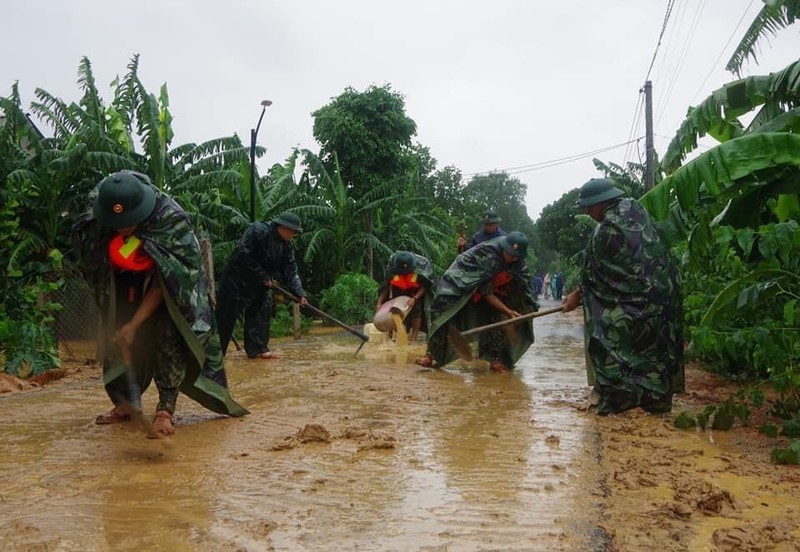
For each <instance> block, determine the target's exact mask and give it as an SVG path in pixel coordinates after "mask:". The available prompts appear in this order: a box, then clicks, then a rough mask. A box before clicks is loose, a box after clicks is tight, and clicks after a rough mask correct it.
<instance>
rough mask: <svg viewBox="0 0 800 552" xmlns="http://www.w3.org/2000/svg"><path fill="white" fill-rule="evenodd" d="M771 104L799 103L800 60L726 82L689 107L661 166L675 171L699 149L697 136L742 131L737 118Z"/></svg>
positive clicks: (723, 136) (724, 138) (721, 135)
mask: <svg viewBox="0 0 800 552" xmlns="http://www.w3.org/2000/svg"><path fill="white" fill-rule="evenodd" d="M765 103H770V104H772V105H773V106H781V107H782V110H788V109H792V108H794V107H797V106H798V103H800V60H798V61H795V62H793V63H791V64H790V65H788V66H787V67H785V68H784V69H783V70H781V71H778V72H776V73H770V74H768V75H761V76H752V77H747V78H744V79H740V80H737V81H734V82H731V83H728V84H726V85H725V86H723V87H722V88H719V89H717V90H715V91H714V92H712V93H711V95H710V96H709V97H708V98H706V99H705V100H703V101H702V102H701V103H700V104H698V105H697V106H695V107H692V108H690V109H689V112H688V114H687V117H686V119H685V120H684V121H683V123H682V124H681V126H680V128H679V129H678V131H677V133H676V134H675V137H674V138H673V139H672V141H671V142H670V144H669V146H668V147H667V151H666V153H665V154H664V158H663V160H662V163H661V166H662V168H663V169H664V170H665V171H666V172H667V174H669V173H672V172H674V171H675V170H676V169H677V168H678V167H679V166H680V165H681V163H682V162H683V160H684V159H685V157H686V154H687V153H689V152H690V151H693V150H694V149H696V148H697V139H698V138H699V137H701V136H705V135H706V134H709V135H711V136H713V137H714V138H716V139H717V140H718V141H720V142H725V141H728V140H732V139H734V138H737V137H739V136H741V135H742V134H743V130H744V129H743V126H742V124H741V122H740V121H739V119H738V117H739V116H741V115H743V114H745V113H748V112H750V111H753V110H754V109H756V108H757V107H758V106H760V105H763V104H765Z"/></svg>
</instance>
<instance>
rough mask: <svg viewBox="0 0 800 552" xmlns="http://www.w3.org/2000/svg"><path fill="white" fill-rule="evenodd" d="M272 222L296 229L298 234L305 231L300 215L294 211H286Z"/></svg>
mask: <svg viewBox="0 0 800 552" xmlns="http://www.w3.org/2000/svg"><path fill="white" fill-rule="evenodd" d="M272 222H274V223H275V224H278V225H280V226H285V227H286V228H288V229H289V230H294V231H295V232H297V233H298V234H302V233H303V227H302V225H301V224H302V223H301V222H300V217H298V216H297V215H295V214H294V213H292V212H291V211H284V212H283V213H281V214H280V215H278V216H277V217H275V218H274V219H273V220H272Z"/></svg>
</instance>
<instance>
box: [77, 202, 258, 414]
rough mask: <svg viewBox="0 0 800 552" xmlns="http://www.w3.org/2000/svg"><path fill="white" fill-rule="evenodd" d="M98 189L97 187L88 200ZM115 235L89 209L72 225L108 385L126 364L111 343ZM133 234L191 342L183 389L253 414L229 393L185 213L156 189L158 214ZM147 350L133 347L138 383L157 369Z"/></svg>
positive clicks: (215, 407)
mask: <svg viewBox="0 0 800 552" xmlns="http://www.w3.org/2000/svg"><path fill="white" fill-rule="evenodd" d="M96 194H97V189H95V191H94V192H93V194H92V195H91V196H90V200H91V199H94V197H95V196H96ZM90 204H91V201H90ZM114 235H115V232H114V231H113V230H110V229H107V228H104V227H102V226H101V225H100V224H98V222H97V220H96V219H95V218H94V216H93V215H92V212H91V210H90V211H89V213H87V214H86V215H84V216H83V217H81V219H80V220H79V221H78V222H77V223H76V225H75V227H74V229H73V241H74V245H75V251H76V253H77V255H78V259H79V263H80V266H81V270H82V271H83V274H84V277H85V278H86V280H87V282H88V283H89V285H90V286H91V287H92V289H93V290H94V292H95V298H96V300H97V305H98V308H99V310H100V315H101V317H102V324H101V328H102V330H101V331H102V333H103V335H101V336H99V339H101V340H103V342H104V343H105V344H106V346H105V347H104V348H105V351H104V358H103V380H104V383H105V384H106V388H107V389H109V386H110V385H111V384H112V382H115V381H117V382H118V381H119V380H120V379H124V378H122V377H121V376H122V375H123V373H124V369H125V368H124V365H123V364H122V361H121V358H120V355H119V351H118V348H117V347H114V346H113V345H112V346H109V344H113V341H112V340H111V337H112V335H113V333H114V330H115V327H114V324H115V321H116V320H117V314H116V308H117V304H118V301H117V297H116V294H117V290H115V278H114V273H113V270H112V268H111V264H110V262H109V259H108V243H109V240H110V239H111V238H112V237H113V236H114ZM135 235H136V236H137V237H138V238H139V239H141V240H142V242H143V247H144V249H145V251H146V252H147V253H148V254H149V255H150V256H151V257H152V258H153V260H154V261H155V270H154V277H156V278H157V279H158V282H159V285H160V287H161V289H162V290H163V295H164V303H165V305H166V309H167V311H168V316H169V318H170V319H171V320H172V323H173V324H174V326H175V328H176V329H177V332H178V333H179V334H180V339H182V341H183V343H184V344H185V347H182V349H183V352H182V355H181V357H180V358H182V360H183V362H182V364H184V365H185V375H184V377H183V378H182V383H181V385H180V390H181V391H182V392H183V393H184V394H186V395H187V396H189V397H190V398H192V399H194V400H195V401H197V402H198V403H200V404H201V405H203V406H204V407H206V408H208V409H209V410H212V411H214V412H217V413H220V414H227V415H230V416H242V415H244V414H247V410H246V409H244V408H243V407H242V406H240V405H239V404H237V403H236V402H235V401H234V400H233V399H232V398H231V396H230V394H229V393H228V382H227V378H226V374H225V368H224V366H223V362H222V352H221V350H220V342H219V336H218V334H217V331H216V323H215V320H214V312H213V309H212V307H211V303H210V300H209V288H208V280H207V277H206V274H205V272H204V269H203V261H202V256H201V253H200V247H199V244H198V242H197V238H196V236H195V234H194V231H193V229H192V226H191V223H190V221H189V218H188V217H187V215H186V213H185V212H184V211H183V209H181V207H180V206H179V205H178V204H177V203H176V202H175V201H174V200H173V199H172V198H171V197H169V196H168V195H166V194H164V193H162V192H160V191H158V190H156V205H155V208H154V210H153V213H152V214H151V215H150V216H149V217H148V218H147V219H146V220H145V221H144V222H143V223H141V224H139V225H138V226H137V228H136V231H135ZM137 337H138V336H137ZM153 339H154V342H150V343H147V348H148V349H150V350H153V349H156V347H157V343H158V341H157V340H158V335H154V336H153ZM140 349H141V347H140ZM147 352H148V351H145V352H144V353H142V352H141V351H140V352H139V354H138V355H137V351H136V350H134V364H135V366H134V367H135V370H136V372H137V375H138V376H139V377H140V381H142V380H141V378H142V372H147V371H150V373H151V374H152V370H153V368H152V365H149V366H148V365H147V364H149V363H151V362H152V361H153V358H154V357H153V355H147V354H146V353H147ZM142 358H145V359H146V361H145V362H141V361H140V362H138V365H137V359H142ZM171 369H175V368H174V367H173V368H171ZM144 383H145V386H146V384H147V383H148V380H147V379H145V381H144ZM109 394H111V392H109ZM112 398H113V397H112Z"/></svg>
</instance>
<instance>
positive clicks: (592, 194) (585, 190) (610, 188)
mask: <svg viewBox="0 0 800 552" xmlns="http://www.w3.org/2000/svg"><path fill="white" fill-rule="evenodd" d="M621 195H625V192H623V191H622V190H620V189H619V188H617V187H616V186H614V182H613V181H611V180H609V179H608V178H592V179H591V180H590V181H589V182H587V183H586V184H584V185H583V186H581V191H580V193H579V194H578V201H577V202H575V204H576V205H577V206H578V207H591V206H592V205H597V204H598V203H602V202H604V201H608V200H609V199H614V198H617V197H619V196H621Z"/></svg>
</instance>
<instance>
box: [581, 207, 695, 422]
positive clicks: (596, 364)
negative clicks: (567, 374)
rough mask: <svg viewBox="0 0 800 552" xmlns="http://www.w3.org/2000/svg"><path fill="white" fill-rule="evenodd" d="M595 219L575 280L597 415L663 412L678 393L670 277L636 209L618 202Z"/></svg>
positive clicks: (660, 248) (676, 322)
mask: <svg viewBox="0 0 800 552" xmlns="http://www.w3.org/2000/svg"><path fill="white" fill-rule="evenodd" d="M603 217H604V218H603V220H602V222H600V223H599V224H598V225H597V227H596V228H595V231H594V234H593V235H592V237H591V239H590V241H589V244H588V246H587V248H586V251H585V256H584V267H583V275H582V280H581V287H582V291H583V309H584V318H585V324H586V347H587V353H588V355H587V358H588V359H589V360H590V361H591V367H590V368H591V369H593V370H594V375H595V377H596V384H595V390H596V391H597V392H598V393H599V395H600V404H599V405H598V412H600V413H609V412H621V411H624V410H628V409H630V408H633V407H636V406H642V407H643V408H645V409H647V410H652V411H665V410H666V411H668V410H669V409H670V408H671V405H672V393H675V392H683V390H684V376H683V309H682V300H681V291H680V278H679V274H678V269H677V267H676V265H675V262H674V260H673V258H672V256H671V254H670V251H669V249H668V248H667V246H666V245H664V244H663V243H662V242H661V240H660V238H659V236H658V233H657V232H656V229H655V227H654V226H653V223H652V222H651V220H650V217H649V215H648V214H647V212H646V211H645V210H644V207H642V205H641V204H640V203H639V202H637V201H636V200H633V199H629V198H626V199H621V200H620V201H618V202H617V203H615V204H613V205H611V206H610V207H609V208H608V209H606V211H605V212H604V214H603ZM590 379H591V376H590Z"/></svg>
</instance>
